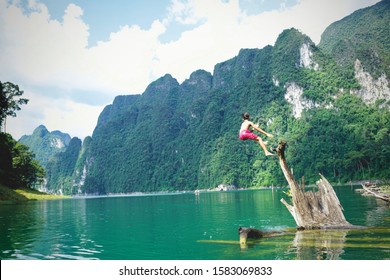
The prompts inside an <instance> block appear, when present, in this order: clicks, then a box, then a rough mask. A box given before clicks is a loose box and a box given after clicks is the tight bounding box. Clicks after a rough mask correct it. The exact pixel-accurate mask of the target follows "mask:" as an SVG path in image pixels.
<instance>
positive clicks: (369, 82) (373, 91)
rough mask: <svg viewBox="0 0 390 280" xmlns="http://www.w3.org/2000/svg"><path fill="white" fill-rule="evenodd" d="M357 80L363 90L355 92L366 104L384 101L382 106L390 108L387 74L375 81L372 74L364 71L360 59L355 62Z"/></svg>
mask: <svg viewBox="0 0 390 280" xmlns="http://www.w3.org/2000/svg"><path fill="white" fill-rule="evenodd" d="M355 78H356V80H357V81H358V82H359V84H360V86H361V89H359V90H355V91H353V93H354V94H356V95H358V96H360V97H361V98H362V99H363V101H364V102H365V103H366V104H373V103H375V102H376V101H382V102H383V101H384V103H383V104H382V106H386V107H388V108H390V102H389V101H390V89H389V79H388V78H387V77H386V74H385V73H382V75H381V76H380V77H379V78H377V79H375V78H373V77H372V76H371V75H370V73H368V72H366V71H364V68H363V66H362V64H361V62H360V60H359V59H356V62H355Z"/></svg>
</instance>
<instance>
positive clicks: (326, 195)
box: [239, 141, 365, 245]
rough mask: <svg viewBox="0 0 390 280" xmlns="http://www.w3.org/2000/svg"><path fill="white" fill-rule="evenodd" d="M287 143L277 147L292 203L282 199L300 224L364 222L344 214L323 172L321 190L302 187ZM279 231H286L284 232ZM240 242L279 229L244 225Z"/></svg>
mask: <svg viewBox="0 0 390 280" xmlns="http://www.w3.org/2000/svg"><path fill="white" fill-rule="evenodd" d="M286 145H287V143H286V142H285V141H281V142H280V143H279V145H278V147H277V148H276V149H275V151H276V152H277V155H278V158H279V164H280V167H281V169H282V171H283V174H284V176H285V177H286V180H287V182H288V184H289V186H290V188H291V195H292V205H290V204H288V203H287V202H286V201H285V200H284V199H283V198H282V199H281V202H282V203H283V204H284V205H285V206H286V207H287V209H288V211H289V212H290V213H291V215H292V216H293V218H294V220H295V222H296V224H297V228H298V229H299V230H304V229H357V228H365V227H362V226H354V225H351V224H350V223H349V222H348V221H347V220H346V219H345V217H344V214H343V210H344V209H343V207H342V206H341V204H340V201H339V199H338V197H337V195H336V193H335V191H334V190H333V187H332V185H331V184H330V183H329V182H328V180H326V178H325V177H324V176H323V175H322V174H320V180H319V181H318V182H317V186H318V191H316V192H314V191H305V190H304V187H302V188H301V187H300V186H299V185H298V183H297V182H296V180H295V179H294V176H293V174H292V172H291V171H290V169H289V168H288V165H287V163H286V158H285V156H284V151H285V149H286ZM279 234H283V233H280V232H279ZM239 235H240V244H241V245H245V244H246V241H247V239H248V238H253V239H258V238H263V237H272V236H275V235H276V234H275V233H271V234H269V233H267V232H264V231H261V230H257V229H253V228H240V229H239Z"/></svg>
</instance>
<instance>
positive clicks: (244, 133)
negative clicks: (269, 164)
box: [239, 113, 275, 156]
mask: <svg viewBox="0 0 390 280" xmlns="http://www.w3.org/2000/svg"><path fill="white" fill-rule="evenodd" d="M249 118H250V117H249V114H248V113H244V114H242V119H243V122H242V124H241V128H240V135H239V138H240V140H247V139H250V140H254V141H256V142H257V143H259V145H260V147H261V148H262V149H263V150H264V153H265V155H266V156H275V154H273V153H271V152H270V151H268V150H267V147H266V145H267V144H268V142H266V141H263V139H261V137H260V136H258V135H256V134H254V133H253V132H252V131H250V130H249V128H251V127H252V128H253V129H255V130H257V131H258V132H260V133H263V134H264V135H266V136H267V137H270V138H272V137H273V135H272V134H270V133H267V132H265V131H264V130H262V129H261V128H259V127H258V126H257V125H255V124H254V123H253V122H251V121H250V120H249Z"/></svg>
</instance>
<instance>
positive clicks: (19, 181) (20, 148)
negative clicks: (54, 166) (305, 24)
mask: <svg viewBox="0 0 390 280" xmlns="http://www.w3.org/2000/svg"><path fill="white" fill-rule="evenodd" d="M0 151H1V152H0V153H1V158H0V184H3V185H6V186H9V187H12V188H18V187H25V188H26V187H27V188H33V187H34V186H35V185H36V184H37V185H40V184H42V182H43V179H44V178H45V171H44V169H43V167H42V166H40V165H39V163H38V161H36V160H35V158H34V154H33V153H32V152H31V151H30V150H29V148H28V147H27V146H25V145H23V144H21V143H18V142H16V141H15V140H14V139H13V138H12V137H11V135H9V134H6V133H0Z"/></svg>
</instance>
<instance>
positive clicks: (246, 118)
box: [241, 112, 249, 120]
mask: <svg viewBox="0 0 390 280" xmlns="http://www.w3.org/2000/svg"><path fill="white" fill-rule="evenodd" d="M241 116H242V118H243V119H244V120H249V113H247V112H245V113H244V114H242V115H241Z"/></svg>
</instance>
